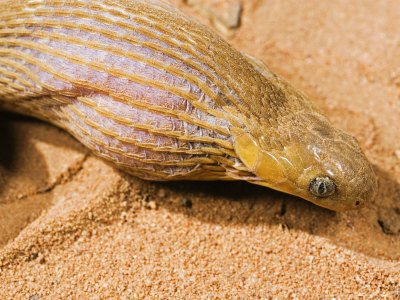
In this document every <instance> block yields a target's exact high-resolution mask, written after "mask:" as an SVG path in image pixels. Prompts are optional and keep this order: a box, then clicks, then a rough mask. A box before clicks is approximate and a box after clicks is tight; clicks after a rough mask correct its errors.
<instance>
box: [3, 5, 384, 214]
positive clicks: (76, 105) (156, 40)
mask: <svg viewBox="0 0 400 300" xmlns="http://www.w3.org/2000/svg"><path fill="white" fill-rule="evenodd" d="M3 7H4V9H3V10H2V12H0V107H1V108H2V109H5V110H10V111H14V112H18V113H23V114H27V115H31V116H35V117H38V118H40V119H43V120H46V121H48V122H51V123H53V124H55V125H57V126H59V127H62V128H64V129H65V130H67V131H68V132H70V133H71V134H72V135H73V136H74V137H76V138H77V139H78V140H79V141H80V142H82V143H83V144H84V145H86V146H87V147H88V148H90V149H91V150H92V151H93V152H94V153H95V154H97V155H99V156H101V157H103V158H104V159H106V160H108V161H111V162H113V163H114V164H115V165H116V166H117V167H119V168H121V169H123V170H125V171H127V172H128V173H131V174H133V175H135V176H138V177H140V178H144V179H148V180H246V181H249V182H252V183H255V184H259V185H263V186H267V187H271V188H274V189H277V190H280V191H283V192H286V193H290V194H293V195H296V196H299V197H302V198H304V199H306V200H309V201H311V202H313V203H315V204H317V205H320V206H323V207H326V208H329V209H333V210H337V211H342V210H348V209H354V208H356V207H361V206H363V205H364V204H365V203H367V202H369V201H370V200H371V199H372V198H373V197H374V195H375V193H376V190H377V181H376V177H375V175H374V172H373V169H372V168H371V166H370V164H369V163H368V161H367V159H366V157H365V156H364V154H363V153H362V151H361V149H360V147H359V145H358V143H357V141H356V140H355V138H354V137H352V136H350V135H348V134H346V133H344V132H343V131H341V130H339V129H337V128H335V127H333V126H332V125H331V124H330V123H329V121H328V120H327V118H326V117H325V116H323V114H322V113H321V112H320V111H319V110H318V109H317V108H316V107H315V106H314V105H313V104H312V103H311V102H309V101H308V100H307V98H306V96H304V95H303V94H302V93H300V92H299V91H297V90H295V89H294V88H293V87H291V86H290V85H289V84H288V83H287V82H285V81H284V80H283V79H281V78H279V77H278V76H276V75H275V74H273V73H272V72H271V71H270V70H269V69H268V68H267V67H266V66H265V65H264V64H263V63H261V62H259V61H257V60H256V59H254V58H252V57H249V56H247V55H244V54H241V53H240V52H238V51H236V50H235V49H233V48H232V47H231V46H230V45H229V44H228V43H227V42H225V41H224V40H222V39H221V38H220V37H218V36H217V35H216V34H215V33H213V32H211V31H210V30H208V29H207V28H206V27H204V26H202V25H200V24H198V23H197V22H196V21H194V20H192V19H191V18H189V17H187V16H185V15H184V14H182V13H181V12H179V11H178V10H176V9H174V8H172V7H170V6H168V5H166V4H164V3H161V2H158V1H143V0H131V1H113V0H104V1H100V0H90V1H88V0H68V1H59V0H32V1H21V0H17V1H9V2H6V4H5V5H4V6H3Z"/></svg>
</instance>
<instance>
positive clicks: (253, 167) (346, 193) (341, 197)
mask: <svg viewBox="0 0 400 300" xmlns="http://www.w3.org/2000/svg"><path fill="white" fill-rule="evenodd" d="M281 123H282V124H289V123H290V128H285V132H281V133H280V137H279V141H280V144H279V145H278V146H277V144H276V143H273V145H272V144H271V140H272V139H273V134H271V131H269V135H263V133H262V130H261V134H257V135H256V134H252V133H250V132H248V131H246V130H242V131H240V130H236V131H235V130H234V131H233V135H234V146H235V151H236V153H237V154H238V156H239V158H240V159H241V160H242V162H243V163H244V164H245V166H246V167H247V168H248V169H249V171H250V172H252V173H253V174H255V176H256V177H257V179H256V180H251V182H252V183H255V184H259V185H263V186H267V187H270V188H273V189H276V190H279V191H282V192H285V193H288V194H292V195H296V196H299V197H301V198H303V199H306V200H308V201H311V202H312V203H314V204H316V205H319V206H322V207H325V208H328V209H331V210H334V211H346V210H352V209H357V208H360V207H362V206H364V205H365V204H366V203H368V202H370V201H371V199H373V198H374V196H375V194H376V191H377V179H376V176H375V174H374V171H373V169H372V167H371V165H370V164H369V162H368V160H367V158H366V157H365V155H364V154H363V152H362V150H361V148H360V146H359V144H358V142H357V141H356V139H355V138H354V137H353V136H351V135H349V134H347V133H345V132H343V131H342V130H340V129H337V128H335V127H334V126H332V125H331V124H330V123H329V121H328V120H327V119H326V118H325V117H324V116H322V115H320V114H319V113H316V112H312V113H309V114H303V115H300V114H299V115H297V116H296V117H295V119H292V120H291V121H290V122H289V123H288V122H286V123H285V122H281ZM277 134H279V133H277Z"/></svg>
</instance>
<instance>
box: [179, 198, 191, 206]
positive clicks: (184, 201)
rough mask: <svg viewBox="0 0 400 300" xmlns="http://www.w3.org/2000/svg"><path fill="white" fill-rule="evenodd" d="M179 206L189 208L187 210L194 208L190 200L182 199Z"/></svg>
mask: <svg viewBox="0 0 400 300" xmlns="http://www.w3.org/2000/svg"><path fill="white" fill-rule="evenodd" d="M179 205H180V206H183V207H187V208H192V206H193V203H192V200H190V199H187V198H181V199H180V200H179Z"/></svg>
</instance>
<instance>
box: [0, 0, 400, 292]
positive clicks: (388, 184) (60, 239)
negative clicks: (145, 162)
mask: <svg viewBox="0 0 400 300" xmlns="http://www.w3.org/2000/svg"><path fill="white" fill-rule="evenodd" d="M200 2H202V3H206V4H207V5H210V7H211V8H213V9H215V10H216V11H219V12H220V13H221V14H222V15H226V13H224V11H223V10H224V9H225V10H226V9H227V8H229V5H230V1H219V2H218V1H216V0H215V1H200ZM171 3H172V4H173V5H176V6H178V7H180V8H181V9H183V10H184V11H185V12H186V13H188V14H190V15H191V16H194V17H196V18H198V19H199V20H200V21H201V22H203V23H204V24H206V25H207V26H210V27H213V26H214V25H213V23H212V22H211V21H210V20H209V19H208V18H207V17H205V15H204V14H201V13H200V12H199V10H198V9H197V8H195V7H193V6H188V5H187V4H185V3H183V1H179V0H173V1H171ZM218 3H219V4H218ZM221 3H222V4H221ZM243 5H244V7H243V13H242V19H241V26H240V28H239V29H238V30H237V31H235V32H234V34H229V35H227V37H226V38H227V39H228V41H229V42H230V43H231V44H233V45H234V46H235V47H236V48H237V49H240V50H242V51H245V52H247V53H249V54H251V55H254V56H256V57H258V58H260V59H261V60H263V61H264V62H266V63H267V64H268V65H269V66H270V67H271V69H272V70H274V71H275V72H277V73H278V74H280V75H282V76H284V77H285V78H287V79H288V80H289V81H290V82H291V83H293V84H294V85H295V86H297V87H298V88H300V89H301V90H303V91H304V92H306V93H307V94H308V95H309V96H310V98H311V99H312V100H313V101H314V102H316V103H317V104H318V105H319V106H320V107H321V109H322V110H323V111H324V112H325V113H326V114H327V115H328V116H329V118H330V119H331V120H332V121H333V122H334V123H335V124H336V125H337V126H339V127H340V128H342V129H344V130H346V131H349V132H351V133H353V134H354V135H355V136H356V137H357V138H358V140H359V141H360V144H361V146H362V148H363V150H364V151H365V153H366V155H367V157H368V159H369V160H370V161H371V163H372V164H373V165H374V168H375V170H376V173H377V175H378V177H379V184H380V191H379V194H378V196H377V197H376V199H375V201H374V203H372V204H371V205H370V206H369V207H366V208H363V209H361V210H359V211H353V212H346V213H335V212H331V211H328V210H326V209H322V208H319V207H317V206H314V205H312V204H310V203H308V202H306V201H304V200H301V199H299V198H296V197H292V196H290V195H285V194H282V193H279V192H275V191H272V190H269V189H267V188H262V187H258V186H254V185H251V184H248V183H245V182H211V183H204V182H176V183H151V182H145V181H142V180H139V179H136V178H134V177H132V176H128V175H126V174H124V173H123V172H120V171H118V170H116V169H114V168H113V167H111V166H110V165H108V164H107V163H105V162H103V161H102V160H100V159H98V158H95V157H94V156H93V155H91V154H90V153H89V152H88V151H87V150H86V149H85V148H84V147H83V146H81V145H80V144H79V143H78V142H77V141H76V140H75V139H73V138H72V137H71V136H69V135H68V134H67V133H65V132H64V131H62V130H60V129H58V128H55V127H53V126H51V125H48V124H45V123H42V122H40V121H37V120H34V119H30V118H26V117H21V116H16V115H11V114H8V113H2V114H1V115H0V117H1V121H0V140H1V143H2V145H1V147H0V297H1V298H2V299H11V298H13V299H19V298H21V299H28V298H29V297H31V298H29V299H66V298H71V299H77V298H79V299H84V298H91V299H96V298H99V299H105V298H122V299H136V298H140V299H142V298H154V299H157V298H164V299H165V298H178V299H183V298H185V299H198V298H201V299H202V298H211V299H215V298H234V299H236V298H243V299H251V298H253V299H261V298H262V299H265V298H274V297H277V298H288V297H291V298H327V299H328V298H329V299H332V298H337V299H344V298H349V297H353V298H356V297H359V296H361V297H372V298H379V297H382V298H383V297H388V298H400V131H399V122H400V99H399V98H400V2H399V1H396V0H387V1H384V0H382V1H373V0H363V1H361V0H357V1H346V0H335V1H319V0H309V1H302V2H299V1H295V0H287V1H280V0H268V1H267V0H265V1H262V0H251V1H250V0H246V1H243ZM214 28H215V27H214Z"/></svg>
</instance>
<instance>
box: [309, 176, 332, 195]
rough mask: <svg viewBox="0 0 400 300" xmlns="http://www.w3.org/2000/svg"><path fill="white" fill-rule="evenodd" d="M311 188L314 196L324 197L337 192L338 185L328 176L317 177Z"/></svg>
mask: <svg viewBox="0 0 400 300" xmlns="http://www.w3.org/2000/svg"><path fill="white" fill-rule="evenodd" d="M309 190H310V192H311V194H313V195H314V196H317V197H321V198H324V197H328V196H330V195H332V194H333V193H335V191H336V185H335V183H334V182H333V180H332V179H330V178H329V177H327V176H323V177H316V178H314V179H313V180H312V181H311V182H310V187H309Z"/></svg>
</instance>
